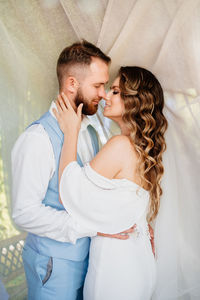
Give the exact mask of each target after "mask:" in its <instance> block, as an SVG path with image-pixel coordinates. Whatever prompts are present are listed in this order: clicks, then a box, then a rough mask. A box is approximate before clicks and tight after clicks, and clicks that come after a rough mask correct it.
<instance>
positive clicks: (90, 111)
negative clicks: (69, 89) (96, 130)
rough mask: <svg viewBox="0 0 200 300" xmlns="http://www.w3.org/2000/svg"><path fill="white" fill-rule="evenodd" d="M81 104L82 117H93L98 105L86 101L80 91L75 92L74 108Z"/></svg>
mask: <svg viewBox="0 0 200 300" xmlns="http://www.w3.org/2000/svg"><path fill="white" fill-rule="evenodd" d="M81 103H83V108H82V113H83V114H84V115H94V114H95V113H96V112H97V109H98V104H93V103H92V100H87V99H86V98H85V97H84V96H83V93H82V91H81V90H80V89H78V91H77V95H76V98H75V104H76V107H78V106H79V105H80V104H81Z"/></svg>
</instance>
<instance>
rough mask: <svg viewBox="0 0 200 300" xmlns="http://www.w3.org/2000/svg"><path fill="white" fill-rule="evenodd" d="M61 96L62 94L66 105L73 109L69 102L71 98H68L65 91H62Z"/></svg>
mask: <svg viewBox="0 0 200 300" xmlns="http://www.w3.org/2000/svg"><path fill="white" fill-rule="evenodd" d="M61 96H62V99H63V101H64V103H65V105H66V107H67V108H68V109H73V107H72V106H71V103H70V102H69V100H68V98H67V96H66V95H65V93H63V92H62V93H61Z"/></svg>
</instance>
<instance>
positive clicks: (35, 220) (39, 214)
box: [11, 102, 96, 243]
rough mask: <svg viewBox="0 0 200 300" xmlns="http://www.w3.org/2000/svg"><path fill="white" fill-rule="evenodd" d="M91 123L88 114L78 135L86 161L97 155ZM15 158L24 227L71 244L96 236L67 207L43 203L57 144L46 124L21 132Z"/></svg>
mask: <svg viewBox="0 0 200 300" xmlns="http://www.w3.org/2000/svg"><path fill="white" fill-rule="evenodd" d="M53 107H56V106H55V103H54V102H52V104H51V107H50V110H49V111H50V113H51V114H52V115H53V116H54V114H53V112H52V108H53ZM54 117H55V116H54ZM89 124H90V122H89V119H88V118H87V117H84V118H83V121H82V123H81V129H80V132H79V137H78V145H77V149H78V153H79V155H80V158H81V160H82V162H83V163H84V164H85V163H87V162H89V161H90V160H92V158H93V156H94V151H93V147H92V143H91V139H90V135H89V133H88V131H87V126H88V125H89ZM11 159H12V181H13V184H12V205H13V213H12V217H13V219H14V221H15V223H16V224H17V225H18V226H19V227H20V228H21V229H22V230H24V231H28V232H31V233H34V234H36V235H39V236H45V237H48V238H51V239H55V240H57V241H61V242H71V243H75V242H76V239H78V238H81V237H85V236H94V235H96V232H91V230H89V229H88V228H83V227H82V226H79V224H78V223H77V222H75V221H74V220H73V218H72V217H71V216H70V215H69V214H68V213H67V212H66V211H65V210H63V211H58V210H56V209H54V208H52V207H49V206H45V205H44V204H43V203H42V200H43V199H44V197H45V194H46V191H47V188H48V184H49V181H50V179H51V178H52V176H53V174H54V171H55V158H54V152H53V147H52V144H51V142H50V139H49V136H48V134H47V133H46V131H45V129H44V127H43V126H42V125H40V124H35V125H32V126H30V127H29V128H28V129H26V130H25V131H24V132H23V133H22V134H21V135H20V137H19V138H18V140H17V141H16V143H15V145H14V147H13V150H12V155H11ZM71 188H72V189H73V186H72V187H71Z"/></svg>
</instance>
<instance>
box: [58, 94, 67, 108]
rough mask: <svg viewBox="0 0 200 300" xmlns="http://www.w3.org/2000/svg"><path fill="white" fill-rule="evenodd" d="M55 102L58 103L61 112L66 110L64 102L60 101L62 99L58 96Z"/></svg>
mask: <svg viewBox="0 0 200 300" xmlns="http://www.w3.org/2000/svg"><path fill="white" fill-rule="evenodd" d="M57 101H58V103H59V105H60V107H61V109H62V111H66V110H67V107H66V105H65V102H64V100H63V99H62V97H61V96H60V95H58V97H57Z"/></svg>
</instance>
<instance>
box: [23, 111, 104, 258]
mask: <svg viewBox="0 0 200 300" xmlns="http://www.w3.org/2000/svg"><path fill="white" fill-rule="evenodd" d="M33 124H41V125H42V126H43V127H44V129H45V130H46V132H47V134H48V136H49V138H50V141H51V144H52V146H53V151H54V155H55V162H56V168H55V173H54V175H53V177H52V179H51V180H50V181H49V185H48V189H47V192H46V195H45V198H44V200H43V204H45V206H51V207H53V208H55V209H57V210H64V207H63V205H62V204H61V203H60V202H59V194H58V184H59V183H58V169H59V160H60V153H61V149H62V144H63V139H64V135H63V133H62V131H61V130H60V127H59V125H58V122H57V121H56V119H55V118H54V117H53V116H52V115H51V114H50V113H49V112H47V113H45V114H44V115H43V116H42V117H41V118H40V119H39V120H38V121H35V122H33V123H32V124H31V125H33ZM31 125H30V126H31ZM87 129H88V132H89V134H90V137H91V141H92V146H93V150H94V155H96V154H97V152H98V151H99V145H98V139H97V135H96V131H95V129H94V128H93V127H92V126H91V125H89V126H88V128H87ZM77 161H78V163H79V165H80V166H83V163H82V161H81V159H80V156H79V155H78V153H77ZM26 243H27V244H28V245H29V246H30V247H31V248H33V249H34V250H35V251H36V252H38V253H40V254H42V255H47V256H52V257H57V258H63V259H70V260H75V261H81V260H83V259H84V258H85V257H86V256H87V254H88V251H89V246H90V238H88V237H85V238H81V239H78V240H77V242H76V244H75V245H73V244H71V243H66V242H65V243H64V242H58V241H55V240H53V239H50V238H47V237H41V236H38V235H35V234H32V233H28V236H27V239H26Z"/></svg>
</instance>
